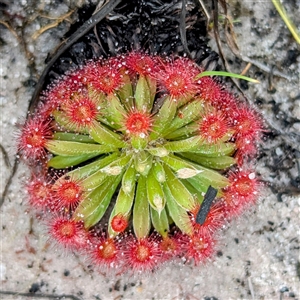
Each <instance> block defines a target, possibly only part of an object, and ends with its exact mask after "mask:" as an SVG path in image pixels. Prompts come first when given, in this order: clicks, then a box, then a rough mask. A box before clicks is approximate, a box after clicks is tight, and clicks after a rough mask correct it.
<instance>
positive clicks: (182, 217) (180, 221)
mask: <svg viewBox="0 0 300 300" xmlns="http://www.w3.org/2000/svg"><path fill="white" fill-rule="evenodd" d="M164 192H165V195H166V198H167V208H168V212H169V215H170V217H171V218H172V220H173V221H174V223H175V224H176V226H177V227H178V228H179V229H180V230H181V231H182V232H183V233H186V234H187V235H192V234H193V231H194V230H193V225H192V222H191V220H190V218H189V215H188V213H187V212H186V210H185V209H183V208H182V207H180V206H179V205H178V203H177V201H176V200H175V199H174V197H173V194H172V192H171V191H170V189H169V187H168V186H167V185H166V184H165V185H164Z"/></svg>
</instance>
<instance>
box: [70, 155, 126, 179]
mask: <svg viewBox="0 0 300 300" xmlns="http://www.w3.org/2000/svg"><path fill="white" fill-rule="evenodd" d="M119 156H120V152H118V151H117V152H114V153H112V154H110V155H108V156H102V157H101V158H99V159H97V160H96V161H94V162H92V163H89V164H87V165H85V166H83V167H80V168H77V169H75V170H73V171H70V172H68V173H66V174H65V176H72V178H74V179H82V178H85V177H88V176H90V175H91V174H93V173H95V172H97V171H98V170H99V169H102V168H103V167H105V166H107V165H108V164H110V163H111V162H113V161H115V160H116V159H117V158H118V157H119Z"/></svg>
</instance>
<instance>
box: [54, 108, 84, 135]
mask: <svg viewBox="0 0 300 300" xmlns="http://www.w3.org/2000/svg"><path fill="white" fill-rule="evenodd" d="M52 115H53V117H54V119H55V122H56V123H57V124H58V125H59V130H66V131H72V132H76V133H83V134H88V133H89V132H88V129H87V128H85V127H84V126H79V127H78V126H76V125H74V124H72V122H71V120H70V119H69V118H67V117H66V114H65V113H64V112H63V111H58V110H56V111H54V112H52Z"/></svg>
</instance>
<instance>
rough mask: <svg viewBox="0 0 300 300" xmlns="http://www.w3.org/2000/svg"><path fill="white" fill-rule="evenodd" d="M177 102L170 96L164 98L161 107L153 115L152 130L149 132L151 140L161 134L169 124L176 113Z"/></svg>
mask: <svg viewBox="0 0 300 300" xmlns="http://www.w3.org/2000/svg"><path fill="white" fill-rule="evenodd" d="M177 104H178V103H177V102H176V101H175V100H174V99H172V98H171V97H170V96H168V97H166V98H165V99H164V102H163V105H162V107H161V108H160V109H159V111H158V112H157V114H156V115H154V117H153V126H152V132H151V133H150V139H151V140H156V139H157V138H158V137H159V136H161V135H162V134H161V133H162V132H163V131H164V130H165V129H166V128H168V127H169V126H170V124H171V122H172V120H173V118H174V116H175V114H176V110H177Z"/></svg>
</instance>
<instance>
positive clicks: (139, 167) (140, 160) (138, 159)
mask: <svg viewBox="0 0 300 300" xmlns="http://www.w3.org/2000/svg"><path fill="white" fill-rule="evenodd" d="M152 159H153V157H152V155H150V154H149V153H148V152H146V151H139V152H138V153H137V154H136V155H135V156H134V165H135V169H136V171H137V172H138V173H140V174H141V175H143V176H147V174H148V173H149V171H150V169H151V167H152Z"/></svg>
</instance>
